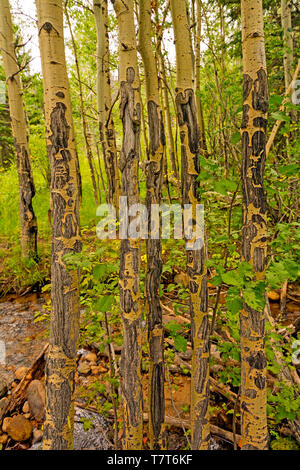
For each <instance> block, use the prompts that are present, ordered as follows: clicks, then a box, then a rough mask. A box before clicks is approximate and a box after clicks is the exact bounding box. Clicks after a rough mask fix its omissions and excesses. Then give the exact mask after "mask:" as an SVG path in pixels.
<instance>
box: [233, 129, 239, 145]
mask: <svg viewBox="0 0 300 470" xmlns="http://www.w3.org/2000/svg"><path fill="white" fill-rule="evenodd" d="M240 140H241V133H240V132H235V133H234V134H233V135H232V136H231V142H232V143H233V145H236V144H237V143H238V142H239V141H240Z"/></svg>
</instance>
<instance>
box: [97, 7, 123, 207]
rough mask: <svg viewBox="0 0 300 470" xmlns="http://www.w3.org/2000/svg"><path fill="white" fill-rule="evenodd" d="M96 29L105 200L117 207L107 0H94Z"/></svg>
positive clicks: (98, 100) (117, 181)
mask: <svg viewBox="0 0 300 470" xmlns="http://www.w3.org/2000/svg"><path fill="white" fill-rule="evenodd" d="M94 14H95V22H96V30H97V109H98V121H99V132H100V141H101V145H102V150H103V156H104V164H105V171H106V177H107V201H108V203H109V204H113V205H114V207H115V208H116V209H118V207H119V195H120V179H119V172H118V165H117V147H116V133H115V126H114V122H113V119H112V117H111V112H110V111H111V105H112V100H111V88H110V62H109V37H108V26H107V0H104V1H102V2H100V1H99V0H94Z"/></svg>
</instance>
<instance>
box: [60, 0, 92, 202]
mask: <svg viewBox="0 0 300 470" xmlns="http://www.w3.org/2000/svg"><path fill="white" fill-rule="evenodd" d="M68 1H69V0H65V4H64V12H65V16H66V21H67V24H68V28H69V32H70V36H71V42H72V46H73V53H74V59H75V69H76V74H77V80H78V89H79V103H80V114H81V119H82V130H83V137H84V143H85V153H86V157H87V160H88V164H89V168H90V175H91V180H92V185H93V193H94V200H95V204H96V205H98V204H99V202H100V199H99V198H100V195H99V192H100V191H99V187H97V181H96V174H97V172H96V169H95V167H94V156H93V152H92V146H91V143H90V138H89V126H88V122H87V118H86V111H85V107H84V97H83V87H82V80H81V67H80V62H79V57H78V52H77V45H76V41H75V38H74V34H73V30H72V25H71V20H70V15H69V11H68V9H69V8H70V7H69V6H68Z"/></svg>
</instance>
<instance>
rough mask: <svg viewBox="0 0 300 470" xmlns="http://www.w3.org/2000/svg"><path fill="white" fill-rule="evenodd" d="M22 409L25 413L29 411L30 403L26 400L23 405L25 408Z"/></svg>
mask: <svg viewBox="0 0 300 470" xmlns="http://www.w3.org/2000/svg"><path fill="white" fill-rule="evenodd" d="M22 411H23V413H25V414H26V413H29V411H30V408H29V403H28V401H25V403H24V405H23V408H22Z"/></svg>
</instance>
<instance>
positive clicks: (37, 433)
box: [32, 428, 43, 444]
mask: <svg viewBox="0 0 300 470" xmlns="http://www.w3.org/2000/svg"><path fill="white" fill-rule="evenodd" d="M42 439H43V431H42V430H41V429H36V428H35V429H34V430H33V439H32V444H36V443H37V442H41V440H42Z"/></svg>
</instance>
